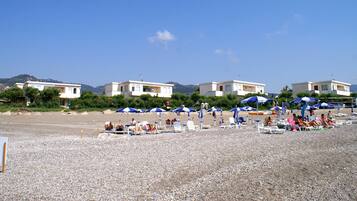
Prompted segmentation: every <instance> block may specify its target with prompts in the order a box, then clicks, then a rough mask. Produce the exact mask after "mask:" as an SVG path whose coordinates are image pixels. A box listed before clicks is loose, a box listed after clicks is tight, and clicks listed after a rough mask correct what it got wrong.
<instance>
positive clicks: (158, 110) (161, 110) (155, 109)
mask: <svg viewBox="0 0 357 201" xmlns="http://www.w3.org/2000/svg"><path fill="white" fill-rule="evenodd" d="M149 112H166V110H164V109H162V108H159V107H156V108H152V109H151V110H149Z"/></svg>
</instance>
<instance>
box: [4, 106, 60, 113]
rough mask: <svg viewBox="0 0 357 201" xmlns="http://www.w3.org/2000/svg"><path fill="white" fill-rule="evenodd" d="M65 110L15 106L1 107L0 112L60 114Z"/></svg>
mask: <svg viewBox="0 0 357 201" xmlns="http://www.w3.org/2000/svg"><path fill="white" fill-rule="evenodd" d="M62 110H64V108H61V107H58V108H45V107H25V106H13V105H4V104H3V105H0V112H7V111H10V112H21V111H27V112H60V111H62Z"/></svg>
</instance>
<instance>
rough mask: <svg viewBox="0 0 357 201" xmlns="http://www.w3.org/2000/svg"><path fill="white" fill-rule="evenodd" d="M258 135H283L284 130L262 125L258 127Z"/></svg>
mask: <svg viewBox="0 0 357 201" xmlns="http://www.w3.org/2000/svg"><path fill="white" fill-rule="evenodd" d="M258 133H264V134H283V133H285V129H281V128H278V127H277V126H264V125H262V124H259V125H258Z"/></svg>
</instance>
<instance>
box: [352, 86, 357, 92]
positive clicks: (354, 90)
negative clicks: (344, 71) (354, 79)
mask: <svg viewBox="0 0 357 201" xmlns="http://www.w3.org/2000/svg"><path fill="white" fill-rule="evenodd" d="M351 92H354V93H356V92H357V84H352V85H351Z"/></svg>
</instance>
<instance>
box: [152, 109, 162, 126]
mask: <svg viewBox="0 0 357 201" xmlns="http://www.w3.org/2000/svg"><path fill="white" fill-rule="evenodd" d="M149 112H156V113H158V114H159V124H160V126H161V114H162V113H163V112H166V110H164V109H162V108H159V107H155V108H152V109H151V110H149Z"/></svg>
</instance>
